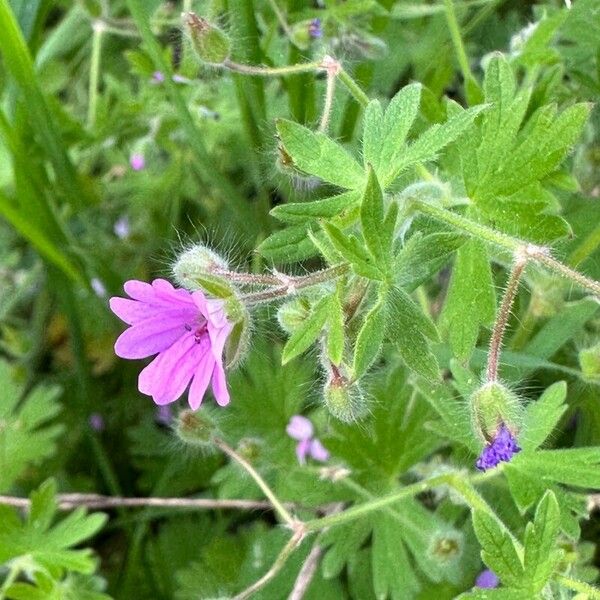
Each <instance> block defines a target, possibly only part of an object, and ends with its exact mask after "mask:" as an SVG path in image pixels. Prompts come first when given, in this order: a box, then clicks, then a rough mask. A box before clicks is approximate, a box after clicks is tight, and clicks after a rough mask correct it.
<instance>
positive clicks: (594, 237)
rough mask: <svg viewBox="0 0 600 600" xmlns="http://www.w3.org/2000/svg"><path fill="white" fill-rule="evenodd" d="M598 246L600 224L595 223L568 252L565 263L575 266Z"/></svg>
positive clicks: (599, 243) (599, 244) (599, 242)
mask: <svg viewBox="0 0 600 600" xmlns="http://www.w3.org/2000/svg"><path fill="white" fill-rule="evenodd" d="M598 246H600V224H598V225H596V227H595V228H594V229H592V231H590V233H588V235H587V236H586V237H585V238H583V240H581V242H580V243H579V245H578V246H577V247H576V248H575V249H574V250H573V252H571V254H569V257H568V258H567V263H568V264H570V265H572V266H573V267H576V266H577V265H578V264H579V263H581V262H582V261H584V260H585V259H586V258H587V257H588V256H589V255H590V254H592V252H594V251H595V250H596V248H598Z"/></svg>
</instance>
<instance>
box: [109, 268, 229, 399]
mask: <svg viewBox="0 0 600 600" xmlns="http://www.w3.org/2000/svg"><path fill="white" fill-rule="evenodd" d="M124 289H125V292H126V293H127V294H128V295H129V296H130V298H131V299H129V298H117V297H115V298H111V299H110V308H111V310H112V311H113V312H114V313H115V314H116V315H117V316H118V317H119V318H120V319H122V320H123V321H125V323H127V324H128V325H130V327H129V329H127V330H125V331H124V332H123V333H122V334H121V335H120V336H119V338H118V339H117V341H116V343H115V353H116V354H117V356H120V357H121V358H130V359H137V358H146V357H148V356H152V355H154V354H158V356H157V357H156V358H155V359H154V360H153V361H152V362H151V363H150V364H149V365H148V366H147V367H145V368H144V369H143V370H142V372H141V373H140V376H139V379H138V388H139V390H140V392H142V394H147V395H148V396H152V399H153V400H154V402H156V404H158V405H164V404H169V403H170V402H174V401H175V400H177V399H178V398H179V397H180V396H181V395H182V394H183V393H184V392H185V391H186V389H187V388H188V385H189V394H188V402H189V405H190V407H191V408H192V410H196V409H198V407H199V406H200V403H201V402H202V398H203V396H204V394H205V392H206V389H207V388H208V385H209V383H210V384H211V386H212V391H213V394H214V397H215V400H216V401H217V404H219V405H220V406H225V405H226V404H228V402H229V392H228V390H227V383H226V381H225V370H224V368H223V348H224V346H225V342H226V341H227V337H228V336H229V334H230V333H231V330H232V329H233V325H232V324H231V323H230V322H229V321H228V320H227V316H226V314H225V311H224V307H223V302H222V301H221V300H208V299H207V298H206V297H205V296H204V294H203V293H202V292H201V291H196V292H193V293H191V292H188V291H187V290H184V289H175V288H174V287H173V286H172V285H171V284H170V283H169V282H168V281H165V280H164V279H155V280H154V281H153V282H152V284H149V283H145V282H143V281H135V280H131V281H127V282H126V283H125V285H124ZM190 382H191V384H190Z"/></svg>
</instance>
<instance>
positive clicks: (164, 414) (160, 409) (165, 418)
mask: <svg viewBox="0 0 600 600" xmlns="http://www.w3.org/2000/svg"><path fill="white" fill-rule="evenodd" d="M154 420H155V421H156V422H157V423H159V424H160V425H170V424H171V421H172V420H173V409H172V408H171V406H170V405H169V404H164V405H163V406H157V407H156V413H155V414H154Z"/></svg>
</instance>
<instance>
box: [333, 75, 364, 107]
mask: <svg viewBox="0 0 600 600" xmlns="http://www.w3.org/2000/svg"><path fill="white" fill-rule="evenodd" d="M338 77H339V78H340V81H341V82H342V83H343V84H344V85H345V86H346V88H347V89H348V91H349V92H350V93H351V94H352V97H353V98H354V99H355V100H356V101H357V102H358V103H359V104H360V105H361V106H362V107H363V108H365V107H366V106H367V104H369V101H370V100H369V96H367V95H366V94H365V93H364V92H363V90H362V88H361V87H360V86H359V85H358V83H356V81H354V79H352V77H350V75H349V74H348V72H347V71H345V70H344V69H343V68H341V67H340V71H339V73H338Z"/></svg>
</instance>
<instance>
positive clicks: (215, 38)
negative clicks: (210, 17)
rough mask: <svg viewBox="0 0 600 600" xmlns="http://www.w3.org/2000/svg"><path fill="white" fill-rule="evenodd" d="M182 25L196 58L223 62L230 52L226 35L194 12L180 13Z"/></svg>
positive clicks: (211, 61) (215, 62)
mask: <svg viewBox="0 0 600 600" xmlns="http://www.w3.org/2000/svg"><path fill="white" fill-rule="evenodd" d="M182 20H183V25H184V28H185V32H186V33H187V35H188V37H189V38H190V41H191V42H192V47H193V48H194V50H195V52H196V55H197V56H198V58H199V59H200V60H201V61H202V62H205V63H208V64H212V65H220V64H223V63H224V62H225V61H226V60H227V59H228V58H229V54H230V52H231V43H230V41H229V38H228V37H227V35H226V34H225V33H224V32H223V31H221V29H219V28H218V27H216V26H215V25H213V24H211V23H209V22H208V21H207V20H206V19H203V18H202V17H199V16H198V15H197V14H196V13H193V12H185V13H183V14H182Z"/></svg>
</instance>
